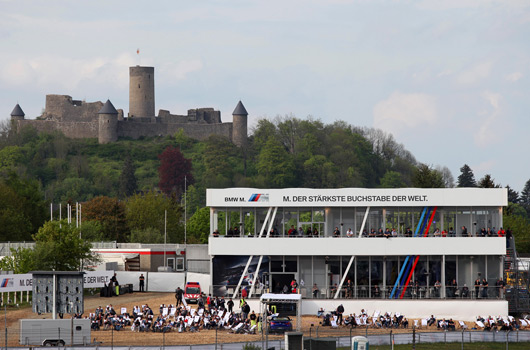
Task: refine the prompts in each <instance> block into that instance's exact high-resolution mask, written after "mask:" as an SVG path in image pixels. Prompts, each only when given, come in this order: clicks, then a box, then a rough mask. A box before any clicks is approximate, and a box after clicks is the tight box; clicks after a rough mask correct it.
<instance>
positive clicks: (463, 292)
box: [462, 283, 469, 298]
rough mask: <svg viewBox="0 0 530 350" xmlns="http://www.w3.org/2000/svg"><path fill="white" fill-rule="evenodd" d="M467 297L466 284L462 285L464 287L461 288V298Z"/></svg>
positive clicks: (467, 289)
mask: <svg viewBox="0 0 530 350" xmlns="http://www.w3.org/2000/svg"><path fill="white" fill-rule="evenodd" d="M468 297H469V288H468V287H467V284H465V283H464V286H463V287H462V298H468Z"/></svg>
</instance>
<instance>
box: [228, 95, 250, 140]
mask: <svg viewBox="0 0 530 350" xmlns="http://www.w3.org/2000/svg"><path fill="white" fill-rule="evenodd" d="M247 116H248V113H247V110H246V109H245V106H243V103H241V101H239V103H238V104H237V106H236V109H234V111H233V112H232V142H233V143H234V144H235V145H236V146H239V147H244V146H245V145H246V144H247Z"/></svg>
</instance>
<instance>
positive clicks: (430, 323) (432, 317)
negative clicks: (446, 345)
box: [427, 315, 436, 327]
mask: <svg viewBox="0 0 530 350" xmlns="http://www.w3.org/2000/svg"><path fill="white" fill-rule="evenodd" d="M435 323H436V318H435V317H434V315H431V317H430V318H429V320H428V321H427V326H428V327H430V326H432V325H433V324H435Z"/></svg>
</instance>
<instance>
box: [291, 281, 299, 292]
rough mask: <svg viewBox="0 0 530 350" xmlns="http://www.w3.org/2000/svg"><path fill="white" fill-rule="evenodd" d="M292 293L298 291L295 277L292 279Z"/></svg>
mask: <svg viewBox="0 0 530 350" xmlns="http://www.w3.org/2000/svg"><path fill="white" fill-rule="evenodd" d="M291 293H292V294H296V293H298V283H297V282H296V280H295V279H294V278H293V280H292V281H291Z"/></svg>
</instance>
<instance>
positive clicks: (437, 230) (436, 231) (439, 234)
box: [433, 228, 441, 237]
mask: <svg viewBox="0 0 530 350" xmlns="http://www.w3.org/2000/svg"><path fill="white" fill-rule="evenodd" d="M433 236H434V237H440V236H441V233H440V229H439V228H437V229H436V230H434V233H433Z"/></svg>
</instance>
